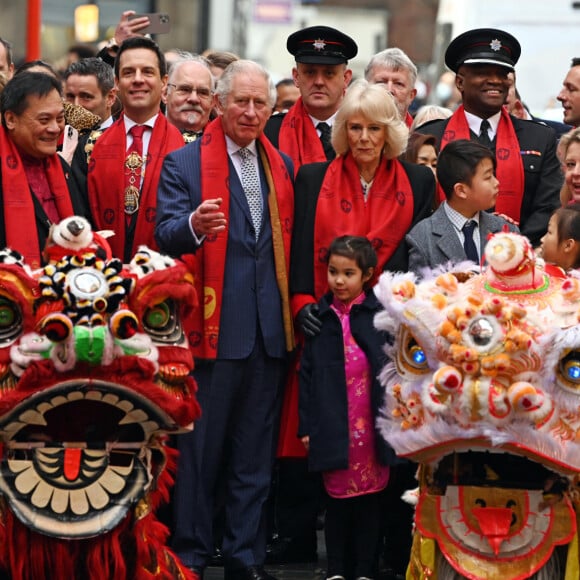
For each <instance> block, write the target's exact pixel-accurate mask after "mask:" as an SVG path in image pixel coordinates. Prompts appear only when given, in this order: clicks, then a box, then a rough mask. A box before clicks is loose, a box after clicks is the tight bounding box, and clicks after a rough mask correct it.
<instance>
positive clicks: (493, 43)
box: [489, 38, 501, 52]
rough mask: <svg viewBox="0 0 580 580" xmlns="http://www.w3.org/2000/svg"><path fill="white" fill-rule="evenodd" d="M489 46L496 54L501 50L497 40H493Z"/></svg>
mask: <svg viewBox="0 0 580 580" xmlns="http://www.w3.org/2000/svg"><path fill="white" fill-rule="evenodd" d="M489 46H490V47H491V50H495V51H496V52H497V51H498V50H500V49H501V42H500V41H499V40H498V39H497V38H494V39H493V40H492V41H491V42H490V43H489Z"/></svg>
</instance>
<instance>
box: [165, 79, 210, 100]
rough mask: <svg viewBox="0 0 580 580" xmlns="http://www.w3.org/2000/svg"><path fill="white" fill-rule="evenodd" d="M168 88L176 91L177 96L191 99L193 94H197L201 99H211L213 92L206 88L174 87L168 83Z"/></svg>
mask: <svg viewBox="0 0 580 580" xmlns="http://www.w3.org/2000/svg"><path fill="white" fill-rule="evenodd" d="M167 86H168V87H173V88H174V89H175V94H177V95H178V96H180V97H189V95H191V93H193V92H195V93H196V94H197V96H198V97H199V98H200V99H210V98H211V91H210V90H209V89H207V88H205V87H192V86H191V85H174V84H173V83H167Z"/></svg>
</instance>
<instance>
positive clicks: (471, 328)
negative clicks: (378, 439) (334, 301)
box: [376, 233, 580, 580]
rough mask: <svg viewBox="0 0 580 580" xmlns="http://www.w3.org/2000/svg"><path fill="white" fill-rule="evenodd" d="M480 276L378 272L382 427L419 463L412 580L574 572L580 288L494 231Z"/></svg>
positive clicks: (555, 578)
mask: <svg viewBox="0 0 580 580" xmlns="http://www.w3.org/2000/svg"><path fill="white" fill-rule="evenodd" d="M485 258H486V262H487V266H486V269H485V270H484V273H483V274H481V275H474V276H472V275H469V274H467V273H465V272H462V271H461V270H460V268H461V266H456V267H451V266H450V267H449V268H448V269H447V270H446V271H443V270H441V269H440V270H437V271H434V272H433V273H432V274H431V275H430V276H426V277H425V278H424V279H423V280H422V281H418V280H417V279H416V278H415V277H414V275H413V274H389V273H385V274H383V275H382V277H381V279H380V281H379V285H378V287H377V289H376V291H377V294H378V295H379V298H380V300H381V302H382V304H383V306H384V309H385V310H384V312H382V313H380V314H379V315H378V316H377V319H376V324H377V326H378V327H379V328H381V329H384V330H388V331H390V332H391V333H392V334H393V335H394V336H396V341H395V344H394V345H393V347H392V348H390V354H391V360H392V362H391V363H389V365H388V366H387V367H386V368H385V369H384V370H383V373H382V376H381V380H382V382H383V384H384V385H385V387H386V393H387V394H386V402H385V409H384V417H383V419H381V429H382V433H383V436H384V437H385V439H386V440H387V441H388V442H389V443H390V444H391V445H392V447H393V448H394V449H395V451H396V452H397V454H399V455H401V456H403V457H407V458H409V459H411V460H413V461H416V462H418V463H419V464H420V469H419V496H418V499H417V503H416V512H415V524H416V525H415V535H414V541H413V550H412V555H411V562H410V565H409V570H408V574H409V575H408V577H409V578H412V579H414V580H423V579H427V578H431V579H437V580H446V579H448V578H452V579H454V580H456V579H458V578H469V579H471V580H488V579H501V580H523V579H525V578H534V579H538V580H540V579H541V580H560V579H562V580H564V579H565V580H569V579H572V578H574V579H577V578H580V572H579V556H578V522H577V515H576V514H577V513H578V510H579V509H580V501H579V492H580V487H579V476H578V474H579V472H580V326H579V325H578V322H579V317H580V300H579V296H580V292H579V288H580V287H579V284H578V282H579V280H578V279H575V278H562V277H561V276H560V277H557V276H553V275H550V274H549V273H548V271H547V269H543V268H542V267H541V266H540V265H539V264H538V263H537V261H536V259H535V255H534V252H533V249H532V248H531V246H530V244H529V242H528V241H527V240H526V239H525V238H523V237H522V236H519V235H517V234H512V233H501V234H496V235H495V236H493V237H492V238H491V239H490V240H489V242H488V243H487V246H486V250H485Z"/></svg>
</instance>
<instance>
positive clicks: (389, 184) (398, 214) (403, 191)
mask: <svg viewBox="0 0 580 580" xmlns="http://www.w3.org/2000/svg"><path fill="white" fill-rule="evenodd" d="M413 205H414V203H413V192H412V190H411V184H410V183H409V178H408V177H407V172H406V171H405V169H404V167H403V166H402V165H401V163H400V162H399V161H398V160H396V159H390V160H386V159H385V160H383V161H381V163H380V165H379V168H378V169H377V172H376V173H375V178H374V180H373V184H372V186H371V188H370V190H369V193H368V198H367V201H366V202H365V200H364V195H363V191H362V186H361V182H360V177H359V170H358V167H357V166H356V163H355V161H354V159H353V157H352V155H351V154H350V153H347V155H346V156H345V157H342V156H340V157H337V158H336V159H335V160H334V161H333V162H332V163H331V164H330V165H329V166H328V169H327V171H326V175H325V177H324V181H323V183H322V187H321V188H320V194H319V196H318V203H317V206H316V218H315V223H314V294H315V298H316V299H317V300H318V299H320V298H321V297H322V296H323V295H324V293H325V292H327V290H328V283H327V279H326V255H327V252H328V247H329V245H330V243H331V242H332V240H333V239H334V238H336V237H337V236H342V235H345V234H349V235H353V236H366V237H367V238H368V239H369V240H370V241H371V243H372V245H373V247H374V248H375V251H376V252H377V256H378V265H377V268H376V270H375V279H376V278H377V277H378V276H379V274H380V273H381V272H382V270H383V268H384V266H385V264H386V263H387V262H388V260H389V258H390V257H391V256H392V255H393V252H394V251H395V250H396V248H397V247H398V245H399V244H400V243H401V240H403V238H404V237H405V234H406V233H407V232H408V231H409V228H410V227H411V223H412V221H413Z"/></svg>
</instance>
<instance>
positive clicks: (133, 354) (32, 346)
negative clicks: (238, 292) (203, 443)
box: [0, 217, 200, 580]
mask: <svg viewBox="0 0 580 580" xmlns="http://www.w3.org/2000/svg"><path fill="white" fill-rule="evenodd" d="M45 257H46V259H47V262H48V265H47V266H46V267H45V268H43V269H41V270H38V271H35V272H32V271H30V270H29V269H28V267H27V266H26V264H24V263H23V262H22V260H21V258H20V256H19V255H18V254H16V253H14V252H11V251H9V250H5V251H3V252H1V253H0V445H1V451H2V458H1V464H0V576H1V577H2V578H4V577H7V578H12V579H14V580H36V579H57V578H58V579H60V578H83V579H89V580H97V579H98V580H103V579H111V580H112V579H115V580H117V579H121V580H123V579H126V580H150V579H164V580H165V579H187V578H191V577H192V576H191V572H190V571H188V570H187V569H186V568H185V567H183V565H182V564H181V563H180V561H179V559H178V558H177V557H176V556H175V555H174V554H172V552H171V551H170V550H169V549H168V548H167V547H166V546H165V543H166V539H167V536H168V531H167V528H166V527H165V526H164V525H163V524H161V523H160V522H159V521H158V520H157V519H156V517H155V510H156V509H157V507H158V506H159V505H160V504H161V503H162V502H163V501H167V499H168V496H169V489H170V486H171V484H172V481H173V478H172V471H173V470H174V469H175V464H176V452H175V451H173V450H172V449H171V448H169V447H168V446H167V445H166V439H167V435H168V434H172V433H176V434H177V433H180V432H184V431H185V430H187V429H191V428H192V425H193V421H194V420H195V419H196V418H197V417H198V416H199V413H200V411H199V407H198V404H197V402H196V399H195V383H194V381H193V379H192V377H191V376H190V373H191V371H192V369H193V359H192V356H191V353H190V351H189V349H188V346H187V341H186V338H185V336H184V333H183V330H182V325H181V320H182V318H183V317H184V316H187V315H188V313H189V311H190V310H191V309H192V308H193V307H194V306H195V305H196V296H195V290H194V287H193V277H192V274H191V272H190V269H189V268H188V267H187V266H186V265H185V264H184V263H181V262H178V261H175V260H173V259H170V258H167V257H165V256H161V255H160V254H158V253H156V252H153V251H151V250H148V249H147V248H141V249H140V251H139V253H138V254H137V255H135V257H134V258H133V260H132V261H131V263H130V264H128V265H127V266H123V264H122V263H121V262H120V261H119V260H117V259H111V256H110V251H109V248H108V246H107V243H106V241H105V240H104V239H103V238H101V237H100V236H98V235H96V234H94V233H93V232H91V230H90V226H89V224H88V223H87V222H86V221H85V220H83V219H82V218H77V217H73V218H68V219H67V220H64V221H63V222H61V223H60V224H59V225H58V226H56V227H55V228H54V230H53V232H52V235H51V242H50V243H49V245H48V247H47V249H46V252H45Z"/></svg>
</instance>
